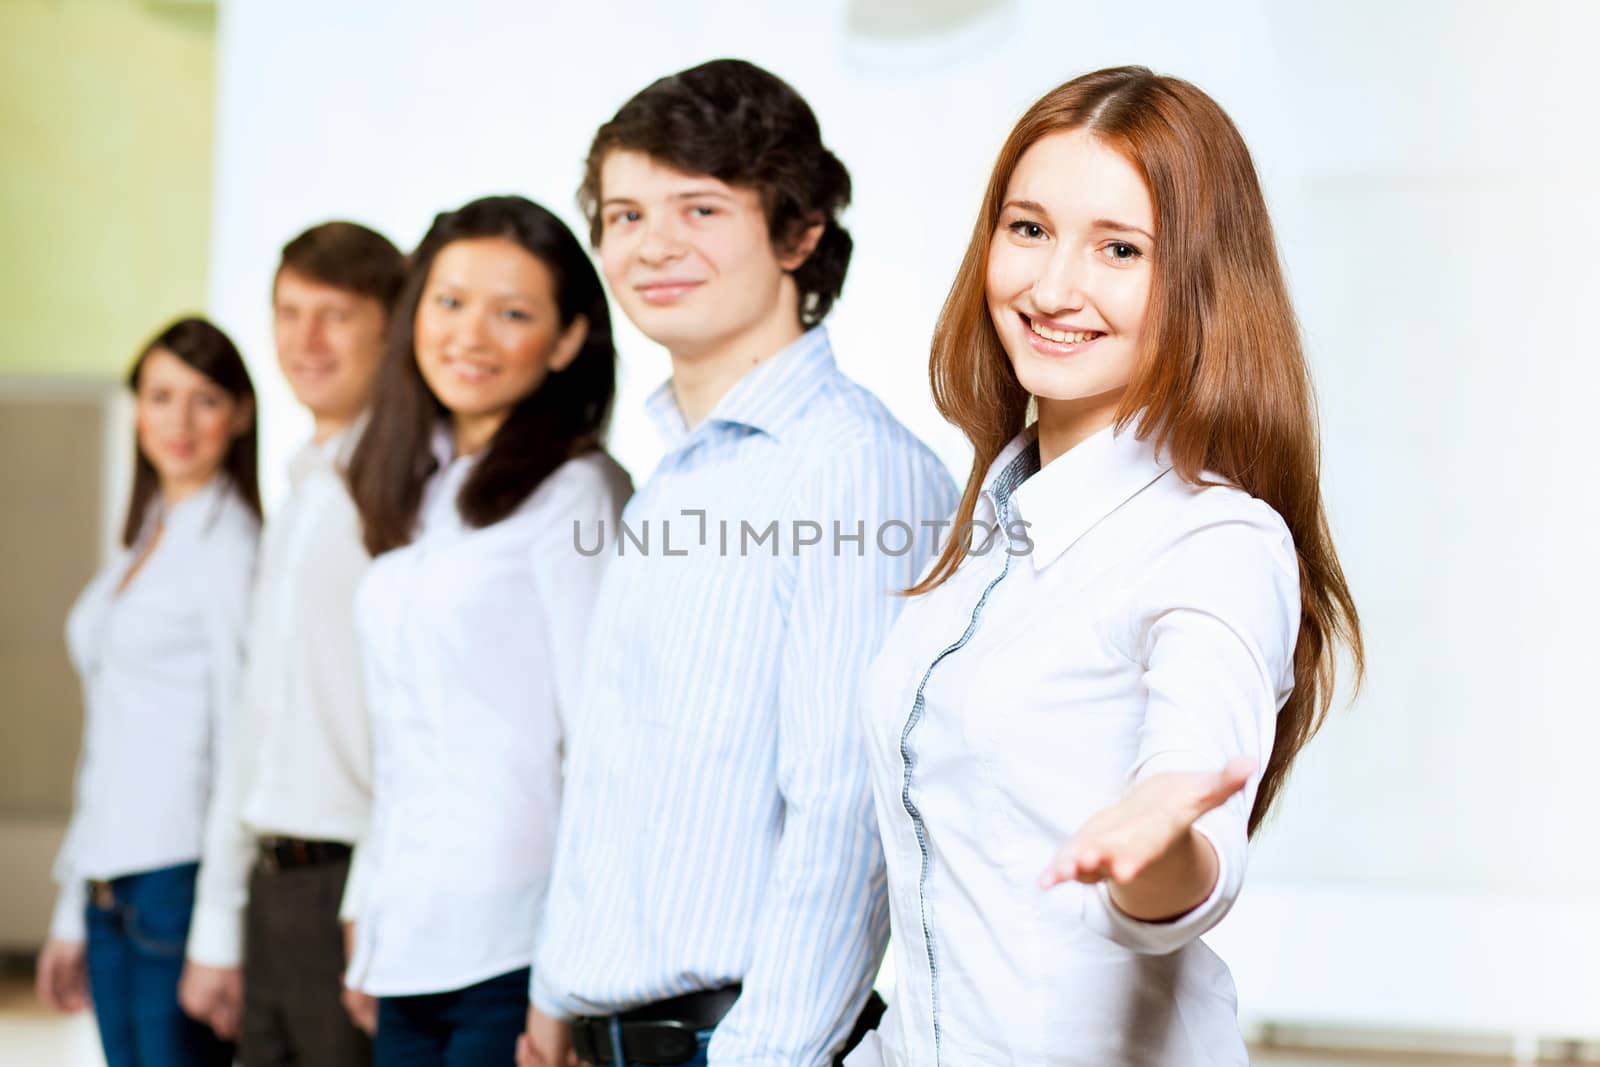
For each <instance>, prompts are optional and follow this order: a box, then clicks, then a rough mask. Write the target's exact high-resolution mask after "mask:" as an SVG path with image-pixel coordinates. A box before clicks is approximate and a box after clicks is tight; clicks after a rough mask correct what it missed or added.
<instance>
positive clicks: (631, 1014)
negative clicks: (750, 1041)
mask: <svg viewBox="0 0 1600 1067" xmlns="http://www.w3.org/2000/svg"><path fill="white" fill-rule="evenodd" d="M738 999H739V986H738V985H728V986H723V987H722V988H721V989H708V990H706V991H704V992H701V993H687V994H685V995H683V996H681V997H672V998H670V999H668V1000H658V1001H655V1002H653V1003H650V1004H645V1005H642V1006H640V1007H637V1008H634V1009H632V1010H630V1011H624V1012H619V1013H618V1014H616V1015H580V1016H578V1017H577V1018H576V1019H574V1020H572V1051H573V1052H575V1053H577V1054H578V1059H579V1061H580V1062H583V1063H593V1064H599V1065H601V1067H609V1065H610V1064H613V1063H616V1062H617V1060H618V1059H619V1058H620V1059H622V1060H623V1061H624V1062H627V1063H650V1064H659V1065H663V1067H664V1065H666V1064H673V1063H682V1062H683V1061H685V1060H687V1059H689V1058H691V1057H692V1056H693V1055H694V1054H695V1052H697V1051H698V1050H699V1039H698V1038H697V1037H696V1036H695V1035H696V1034H698V1033H699V1032H700V1031H701V1030H710V1029H712V1028H713V1027H715V1026H716V1025H717V1024H718V1023H720V1022H721V1021H722V1017H723V1016H724V1015H726V1014H728V1012H729V1010H730V1009H732V1007H733V1002H734V1001H736V1000H738ZM613 1020H615V1021H616V1023H617V1025H618V1029H619V1030H620V1031H621V1035H622V1048H621V1049H620V1050H618V1049H617V1048H616V1047H615V1046H614V1045H613V1044H612V1042H611V1026H612V1021H613ZM619 1051H620V1053H621V1055H620V1057H619V1056H618V1052H619Z"/></svg>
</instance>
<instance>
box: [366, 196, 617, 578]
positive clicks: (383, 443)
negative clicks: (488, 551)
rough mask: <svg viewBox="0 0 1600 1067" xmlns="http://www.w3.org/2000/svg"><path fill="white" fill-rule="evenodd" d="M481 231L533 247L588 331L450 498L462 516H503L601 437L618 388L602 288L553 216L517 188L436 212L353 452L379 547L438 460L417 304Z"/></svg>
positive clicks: (404, 539) (474, 519) (391, 537)
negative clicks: (450, 257)
mask: <svg viewBox="0 0 1600 1067" xmlns="http://www.w3.org/2000/svg"><path fill="white" fill-rule="evenodd" d="M484 237H503V238H505V239H507V240H510V241H514V242H515V243H516V244H518V245H519V246H521V247H522V248H524V249H526V250H527V251H528V252H529V253H530V254H532V255H533V256H535V257H537V258H538V260H539V261H540V262H541V263H543V264H544V265H545V266H546V267H547V268H549V270H550V274H551V276H552V278H553V279H554V281H555V290H556V291H555V300H556V307H557V308H558V310H559V312H560V316H561V325H562V327H566V326H569V325H571V324H572V322H573V320H574V319H576V318H577V317H578V316H579V315H582V316H583V317H584V318H585V319H586V320H587V321H588V326H589V329H588V335H587V336H586V338H585V339H584V342H583V347H582V348H581V349H579V350H578V354H577V356H576V357H575V358H574V359H573V360H572V362H571V363H569V364H568V365H567V366H566V368H565V369H564V370H560V371H552V372H551V373H550V375H549V376H548V377H546V378H545V380H544V382H543V384H541V385H540V386H539V388H537V389H535V390H534V391H533V392H532V393H529V394H528V395H527V396H525V397H523V398H522V399H521V400H520V401H518V403H517V405H516V406H515V407H514V408H512V410H511V414H510V415H509V416H508V417H507V418H506V421H505V422H504V423H502V424H501V426H500V428H499V429H498V430H496V431H495V434H494V437H492V438H491V439H490V441H489V444H488V447H487V448H486V449H485V450H484V454H483V456H482V458H481V459H480V460H479V461H478V463H477V464H476V466H474V467H473V469H472V473H471V474H469V475H468V476H467V480H466V483H465V484H464V485H462V487H461V493H460V495H459V496H458V497H457V498H456V507H457V508H458V509H459V510H460V512H461V518H462V519H463V520H465V521H466V523H467V524H468V525H469V526H474V527H484V526H491V525H493V524H494V523H497V522H499V521H500V520H501V519H504V518H505V517H506V516H508V515H510V514H511V513H512V512H513V511H515V510H516V509H517V508H518V507H519V506H521V504H522V502H523V501H524V500H526V499H527V498H528V496H529V494H531V493H532V492H533V491H534V489H536V488H538V485H539V483H540V482H542V481H543V480H544V478H545V476H546V475H548V474H549V473H550V472H551V471H553V470H555V469H556V468H557V467H559V466H561V464H563V463H565V462H566V461H567V460H569V459H571V458H573V457H574V456H579V455H582V454H584V453H586V452H592V451H594V450H595V449H597V448H599V447H600V446H601V442H602V440H603V438H604V435H605V427H606V420H607V418H609V416H610V414H611V402H612V399H613V397H614V395H615V393H616V378H617V366H616V365H617V352H616V347H615V345H614V344H613V343H612V340H611V313H610V311H609V310H608V309H607V307H606V297H605V291H604V290H603V289H602V288H601V287H600V277H599V275H598V274H596V273H595V269H594V264H592V263H590V262H589V257H588V255H587V254H585V252H584V250H583V245H582V244H580V243H579V241H578V239H577V238H576V237H574V236H573V235H572V231H571V230H569V229H567V227H566V226H565V225H564V224H563V223H562V222H561V220H560V219H558V218H556V217H555V216H554V215H552V214H551V213H550V212H549V211H546V210H545V209H544V208H542V207H540V206H539V205H538V204H535V203H533V202H532V201H531V200H526V199H524V198H522V197H520V196H490V197H484V198H483V199H481V200H474V201H472V203H470V204H467V205H466V206H465V207H463V208H461V209H460V210H458V211H447V212H444V213H443V214H441V215H439V216H438V217H436V218H435V219H434V220H433V225H432V226H431V227H430V228H429V230H428V233H427V235H426V236H425V237H423V239H422V243H421V244H419V245H418V246H417V250H416V251H415V252H414V253H412V256H411V270H410V274H409V276H408V277H407V278H406V285H405V289H404V290H403V291H402V292H401V294H400V301H399V303H398V305H397V306H396V308H395V315H394V318H393V319H392V320H391V326H390V329H389V340H388V348H387V351H386V353H385V355H384V360H383V367H382V369H381V370H379V372H378V383H377V390H376V394H375V399H374V402H373V411H372V419H371V421H370V422H369V423H368V424H367V429H366V432H365V433H363V434H362V436H361V440H360V441H359V442H358V443H357V445H356V449H355V453H354V454H353V455H352V456H351V458H350V474H349V478H350V493H351V496H352V497H353V498H354V499H355V503H356V507H357V509H358V510H359V511H360V512H361V523H362V536H363V539H364V540H365V542H366V546H367V551H369V552H371V553H372V554H373V555H375V556H376V555H378V554H379V553H382V552H387V551H389V550H390V549H393V548H399V547H400V546H401V545H406V544H409V543H410V542H411V539H412V537H413V536H415V534H416V524H417V512H418V510H419V509H420V508H421V506H422V489H423V486H424V485H425V484H426V482H427V480H428V478H429V477H430V476H431V475H432V474H433V473H434V471H435V470H437V469H438V466H439V464H438V461H437V460H436V459H435V458H434V455H433V436H434V432H435V428H436V427H437V426H438V425H439V422H440V420H441V419H448V418H449V412H447V411H446V410H445V407H444V405H443V404H441V403H440V402H439V398H438V397H437V396H435V395H434V393H433V390H431V389H429V388H428V383H427V382H426V381H425V380H424V379H423V377H422V371H421V370H420V369H419V368H418V367H417V354H416V344H415V338H416V317H417V305H418V304H419V303H420V301H421V299H422V291H423V289H424V288H425V287H426V286H427V284H428V275H429V274H430V273H432V271H433V262H434V260H435V259H436V258H438V255H439V252H440V250H441V249H443V248H444V247H445V246H446V245H448V244H451V243H453V242H455V241H465V240H473V239H477V238H484Z"/></svg>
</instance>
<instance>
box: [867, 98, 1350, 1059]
mask: <svg viewBox="0 0 1600 1067" xmlns="http://www.w3.org/2000/svg"><path fill="white" fill-rule="evenodd" d="M932 373H933V381H934V389H935V395H936V398H937V401H938V403H939V406H940V409H941V411H942V412H943V413H944V414H945V415H946V417H947V418H949V419H950V420H951V421H952V422H954V423H956V424H957V425H959V426H961V427H962V428H963V429H964V430H965V431H966V433H967V435H968V437H969V438H970V440H971V441H972V444H973V447H974V449H975V453H976V455H975V458H974V463H973V469H972V477H971V479H970V481H969V482H968V484H967V488H966V493H965V496H964V497H963V499H962V503H961V508H960V510H959V511H958V513H957V515H956V522H955V536H954V537H953V538H952V539H951V541H950V543H949V544H948V546H947V547H946V550H945V552H944V553H943V555H942V556H941V558H940V559H939V560H938V561H937V562H936V563H935V564H934V566H933V567H932V569H931V570H930V572H929V574H928V575H927V576H926V577H925V578H924V579H923V581H922V582H921V583H920V584H919V585H918V586H917V587H916V588H915V589H914V590H913V593H914V595H913V596H912V597H911V599H910V602H909V604H908V606H907V608H906V610H905V612H904V613H903V614H902V615H901V616H900V619H899V621H898V623H897V624H896V626H895V628H894V630H893V632H892V633H891V635H890V637H889V639H888V641H887V642H886V644H885V646H884V649H883V651H882V653H881V655H880V657H879V659H878V660H877V662H876V664H875V665H874V667H873V670H872V672H871V675H870V680H869V683H868V687H869V688H868V699H867V700H866V701H865V704H864V706H865V708H866V709H867V714H868V716H869V720H870V721H869V723H868V735H869V738H870V741H869V743H870V746H871V749H872V761H873V776H874V782H875V794H876V798H877V813H878V820H879V825H880V830H881V832H882V835H883V838H884V847H885V852H886V855H887V859H888V873H889V885H890V909H891V918H892V923H893V929H894V944H895V946H896V952H897V955H896V959H895V975H896V995H895V998H894V1003H893V1005H892V1006H891V1008H890V1011H889V1014H888V1015H887V1017H886V1018H885V1020H884V1022H883V1024H882V1026H881V1027H880V1029H879V1031H878V1032H877V1033H876V1034H875V1035H874V1039H873V1041H872V1042H870V1044H869V1045H868V1046H867V1047H864V1048H863V1049H862V1050H861V1051H860V1052H859V1053H857V1054H856V1056H854V1057H852V1059H851V1061H850V1062H851V1063H852V1064H860V1063H872V1062H875V1061H877V1060H881V1061H882V1062H885V1063H888V1064H893V1065H895V1067H909V1065H912V1064H915V1065H918V1067H924V1065H928V1067H941V1065H943V1067H956V1065H983V1067H995V1065H1000V1064H1028V1065H1040V1064H1052V1065H1065V1064H1074V1065H1080V1064H1081V1065H1084V1067H1091V1065H1092V1067H1112V1065H1120V1064H1129V1065H1172V1067H1200V1065H1209V1064H1229V1065H1232V1064H1240V1065H1242V1064H1245V1063H1246V1062H1247V1061H1246V1055H1245V1049H1244V1044H1243V1042H1242V1040H1241V1038H1240V1034H1239V1028H1238V1023H1237V1019H1236V1009H1235V998H1234V989H1233V983H1232V980H1231V978H1230V977H1229V974H1228V969H1227V967H1226V966H1225V965H1224V964H1223V962H1222V961H1221V960H1220V959H1219V958H1218V957H1216V956H1215V955H1214V954H1213V953H1212V952H1211V951H1210V950H1209V949H1208V948H1206V947H1205V945H1203V944H1202V943H1201V942H1200V941H1199V937H1200V935H1201V934H1203V933H1204V932H1205V931H1206V930H1208V929H1210V928H1211V927H1212V926H1213V925H1214V924H1215V923H1216V922H1217V921H1218V920H1219V919H1221V918H1222V916H1223V914H1224V913H1225V912H1226V911H1227V910H1228V907H1229V906H1230V905H1231V904H1232V902H1233V900H1234V899H1235V897H1236V896H1237V894H1238V892H1239V889H1240V885H1241V883H1242V880H1243V875H1244V866H1245V855H1246V843H1247V838H1248V835H1249V833H1250V832H1251V831H1253V830H1254V829H1255V828H1256V826H1257V825H1258V824H1259V822H1260V820H1261V818H1262V816H1263V815H1264V814H1265V813H1266V811H1267V809H1268V807H1269V806H1270V804H1271V802H1272V799H1273V797H1274V796H1275V795H1276V794H1277V792H1278V790H1279V789H1280V787H1281V786H1282V784H1283V781H1284V777H1285V775H1286V773H1287V772H1288V769H1289V765H1290V763H1291V762H1292V760H1293V759H1294V757H1295V755H1296V753H1297V752H1298V750H1299V749H1300V747H1301V746H1302V745H1303V744H1304V743H1305V742H1306V740H1307V739H1308V738H1309V737H1310V736H1311V734H1312V733H1313V732H1314V731H1315V730H1316V728H1317V726H1318V724H1319V722H1320V721H1321V719H1322V717H1323V716H1324V714H1325V713H1326V710H1327V707H1328V704H1329V701H1330V699H1331V690H1332V683H1333V676H1334V667H1335V655H1336V651H1337V646H1338V645H1340V644H1343V645H1344V646H1345V647H1346V648H1347V649H1348V650H1349V651H1350V652H1351V653H1352V655H1353V658H1354V661H1355V665H1356V667H1357V670H1358V671H1359V666H1360V662H1361V643H1360V634H1359V626H1358V622H1357V616H1356V611H1355V607H1354V605H1353V603H1352V601H1351V597H1350V593H1349V590H1348V588H1347V586H1346V584H1345V581H1344V577H1343V574H1342V572H1341V570H1340V567H1339V562H1338V559H1337V556H1336V555H1335V553H1334V549H1333V545H1332V543H1331V542H1330V539H1329V535H1328V528H1327V524H1326V521H1325V519H1324V515H1323V508H1322V503H1321V498H1320V492H1319V489H1318V461H1317V451H1318V443H1317V430H1316V425H1315V419H1314V415H1313V408H1312V399H1311V389H1310V382H1309V374H1308V372H1307V369H1306V365H1305V361H1304V359H1303V357H1302V354H1301V349H1300V342H1299V337H1298V334H1297V329H1296V326H1295V321H1294V316H1293V312H1292V310H1291V308H1290V305H1289V299H1288V296H1287V293H1286V290H1285V287H1284V284H1283V280H1282V275H1281V272H1280V269H1279V265H1278V261H1277V254H1276V250H1275V246H1274V242H1273V235H1272V227H1271V223H1270V221H1269V220H1268V217H1267V212H1266V207H1265V204H1264V202H1263V199H1262V195H1261V191H1260V188H1259V186H1258V184H1257V180H1256V176H1255V171H1254V168H1253V165H1252V163H1251V160H1250V156H1249V153H1248V151H1247V149H1246V148H1245V145H1244V142H1243V140H1242V139H1241V138H1240V136H1239V134H1238V131H1237V130H1236V129H1235V128H1234V126H1233V124H1232V123H1231V122H1230V121H1229V120H1228V118H1227V116H1226V115H1225V114H1224V113H1223V112H1222V110H1221V109H1220V108H1219V107H1218V106H1217V105H1216V103H1215V102H1213V101H1212V100H1211V99H1210V98H1209V97H1207V96H1206V95H1205V94H1204V93H1202V92H1201V91H1200V90H1198V89H1196V88H1195V87H1194V86H1192V85H1189V84H1188V83H1185V82H1182V81H1178V80H1177V79H1173V78H1168V77H1160V76H1156V75H1154V74H1152V73H1150V72H1149V71H1147V70H1144V69H1142V68H1121V69H1116V70H1106V71H1099V72H1096V73H1093V74H1088V75H1085V76H1083V77H1081V78H1078V79H1076V80H1074V81H1072V82H1069V83H1067V84H1066V85H1063V86H1061V87H1060V88H1058V89H1056V90H1054V91H1052V92H1051V93H1049V94H1047V95H1046V96H1045V97H1044V98H1043V99H1042V100H1040V101H1039V102H1038V103H1037V104H1035V105H1034V106H1033V107H1032V108H1031V109H1030V110H1029V111H1028V112H1027V114H1026V115H1024V117H1023V118H1022V119H1021V121H1020V122H1019V123H1018V125H1017V127H1016V129H1015V130H1013V131H1012V134H1011V136H1010V138H1009V139H1008V140H1007V142H1006V143H1005V146H1004V147H1003V148H1002V149H1001V152H1000V157H999V160H998V162H997V163H996V165H995V169H994V172H993V174H992V176H991V178H990V182H989V186H988V191H987V193H986V195H985V199H984V202H983V206H982V209H981V211H980V214H979V216H978V221H977V225H976V227H975V229H974V232H973V236H972V241H971V244H970V245H969V247H968V250H967V253H966V258H965V260H964V261H963V263H962V266H961V269H960V272H959V274H958V275H957V278H956V281H955V284H954V286H953V287H952V290H951V293H950V296H949V298H948V300H947V302H946V304H945V307H944V311H943V314H942V316H941V319H940V322H939V325H938V330H937V333H936V335H935V338H934V342H933V355H932ZM1030 407H1033V408H1036V410H1037V419H1036V420H1035V421H1034V422H1032V423H1031V424H1029V423H1028V413H1029V410H1030Z"/></svg>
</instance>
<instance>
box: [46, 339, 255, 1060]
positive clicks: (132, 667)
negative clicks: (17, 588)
mask: <svg viewBox="0 0 1600 1067" xmlns="http://www.w3.org/2000/svg"><path fill="white" fill-rule="evenodd" d="M128 388H129V389H130V390H131V391H132V392H133V395H134V423H135V429H134V435H135V441H134V444H135V448H134V453H135V454H134V473H133V491H132V493H131V494H130V498H129V500H128V512H127V518H126V520H125V521H124V523H123V528H122V545H121V548H120V549H119V550H118V551H117V552H116V553H115V555H114V556H113V557H112V559H111V560H110V562H108V563H107V564H106V566H105V567H104V568H102V569H101V571H100V573H99V574H97V575H95V577H94V579H93V580H92V581H90V583H89V585H88V587H87V588H85V589H84V591H83V593H82V595H80V596H79V597H78V601H77V603H76V604H74V605H73V608H72V613H71V614H70V615H69V616H68V617H67V649H68V651H69V652H70V653H71V656H72V662H73V666H74V667H76V668H77V670H78V674H79V676H80V677H81V678H82V680H83V697H84V729H83V751H82V755H81V756H80V758H79V761H78V777H77V787H76V795H75V800H74V803H73V809H72V821H71V822H70V823H69V825H68V828H67V836H66V840H65V841H64V842H63V843H62V846H61V853H60V855H59V856H58V858H57V860H56V880H57V881H58V882H59V883H60V886H61V891H60V895H59V896H58V898H57V903H56V909H55V916H54V918H53V920H52V921H51V924H50V939H49V941H48V942H46V944H45V946H44V949H43V951H41V952H40V953H39V964H38V971H37V980H38V989H39V995H40V997H41V998H42V999H43V1000H44V1002H45V1003H46V1004H48V1005H49V1006H50V1007H52V1008H56V1009H58V1010H63V1011H75V1010H78V1009H80V1008H83V1007H85V1006H88V1005H90V1004H91V1003H92V1005H93V1008H94V1013H95V1020H96V1022H97V1023H98V1024H99V1028H100V1042H101V1045H102V1046H103V1048H104V1049H105V1055H106V1062H107V1063H108V1064H110V1067H151V1065H154V1064H163V1065H166V1064H171V1065H172V1067H201V1065H211V1064H215V1065H221V1064H228V1063H232V1062H233V1052H232V1049H231V1048H230V1047H229V1046H228V1045H226V1044H224V1043H223V1042H221V1041H219V1040H217V1038H216V1036H215V1035H213V1034H212V1032H211V1031H210V1030H209V1029H207V1027H206V1026H205V1025H204V1024H202V1023H199V1022H196V1021H195V1020H193V1019H190V1018H188V1017H187V1016H186V1015H184V1013H183V1012H182V1011H180V1010H179V1007H178V976H179V973H180V972H181V971H182V969H183V951H184V940H185V938H186V937H187V936H188V932H189V927H190V924H191V920H192V918H193V915H194V911H195V906H194V905H195V881H196V877H197V874H198V870H199V860H200V854H201V843H202V838H203V836H204V835H203V827H204V825H205V819H206V811H207V808H208V806H209V804H210V803H211V794H212V783H213V781H214V778H215V774H216V771H217V769H218V765H219V764H220V762H221V757H220V753H221V752H222V751H223V743H224V740H225V735H226V734H227V732H228V729H229V723H230V722H231V720H232V717H233V700H234V690H235V688H236V683H237V680H238V678H239V674H240V668H241V665H242V660H243V655H244V646H245V619H246V615H247V614H248V605H249V600H250V588H251V579H252V576H253V573H254V568H255V557H256V541H257V537H258V535H259V531H260V526H261V500H260V497H259V495H258V493H257V490H256V406H255V389H254V387H253V386H252V385H251V383H250V375H249V372H248V371H247V370H246V369H245V364H244V360H243V359H242V358H241V357H240V355H239V350H238V349H237V348H236V347H234V344H233V342H232V341H230V340H229V339H228V337H227V336H226V335H225V334H224V333H223V332H222V331H221V330H219V329H217V327H215V326H213V325H212V324H211V323H210V322H207V321H206V320H205V319H199V318H187V319H180V320H179V321H177V322H174V323H173V324H172V325H170V326H168V327H167V328H166V329H164V330H163V331H162V332H161V333H160V334H158V335H157V336H156V337H155V338H153V339H152V340H151V341H150V342H149V343H148V344H146V345H145V347H144V348H143V349H142V350H141V352H140V353H139V356H138V358H137V359H135V360H134V363H133V369H132V370H130V371H129V373H128Z"/></svg>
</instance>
